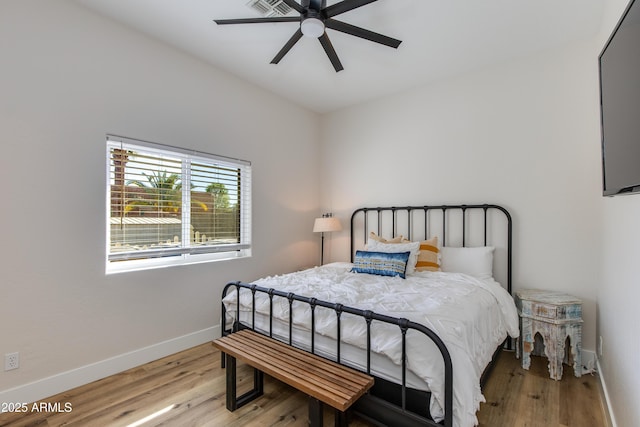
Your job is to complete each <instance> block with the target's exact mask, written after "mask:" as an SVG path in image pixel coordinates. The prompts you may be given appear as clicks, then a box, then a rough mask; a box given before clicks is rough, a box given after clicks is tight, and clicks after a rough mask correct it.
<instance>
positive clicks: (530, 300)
mask: <svg viewBox="0 0 640 427" xmlns="http://www.w3.org/2000/svg"><path fill="white" fill-rule="evenodd" d="M515 299H516V306H517V307H518V315H519V316H520V338H519V340H518V345H517V346H516V356H517V357H522V367H523V368H524V369H527V370H528V369H529V366H530V365H531V353H532V352H533V349H534V344H535V336H536V334H540V336H541V337H542V339H543V341H544V352H545V355H546V356H547V358H548V359H549V376H550V377H551V378H553V379H554V380H560V379H562V362H563V360H564V357H565V341H566V339H567V337H568V338H569V341H570V344H571V354H572V355H573V372H574V374H575V376H576V377H580V376H581V375H582V301H581V300H580V299H578V298H576V297H574V296H572V295H568V294H564V293H561V292H553V291H543V290H537V289H523V290H520V291H516V292H515Z"/></svg>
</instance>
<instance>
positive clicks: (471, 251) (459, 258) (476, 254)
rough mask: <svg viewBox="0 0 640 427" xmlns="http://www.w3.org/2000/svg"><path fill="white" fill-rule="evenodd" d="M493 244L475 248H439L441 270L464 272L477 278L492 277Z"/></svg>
mask: <svg viewBox="0 0 640 427" xmlns="http://www.w3.org/2000/svg"><path fill="white" fill-rule="evenodd" d="M494 250H495V248H494V247H493V246H481V247H477V248H453V247H449V246H443V247H441V248H440V254H441V257H442V258H441V261H440V262H441V264H440V268H441V269H442V271H448V272H451V273H465V274H468V275H470V276H475V277H477V278H479V279H490V278H492V277H493V251H494Z"/></svg>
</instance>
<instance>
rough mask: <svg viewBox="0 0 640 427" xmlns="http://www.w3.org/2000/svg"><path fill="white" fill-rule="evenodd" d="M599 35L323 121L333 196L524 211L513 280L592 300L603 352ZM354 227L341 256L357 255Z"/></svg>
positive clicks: (329, 200)
mask: <svg viewBox="0 0 640 427" xmlns="http://www.w3.org/2000/svg"><path fill="white" fill-rule="evenodd" d="M593 51H594V49H593V43H584V44H578V45H573V46H567V47H566V48H563V49H559V50H557V51H553V52H546V53H540V54H538V55H535V56H531V57H528V58H526V59H522V60H519V61H516V62H510V63H506V64H500V65H496V66H494V67H491V68H488V69H483V70H478V71H477V72H475V73H472V74H468V75H464V76H458V77H452V78H450V79H448V80H444V81H440V82H437V83H434V84H430V85H427V86H423V87H418V88H416V89H414V90H412V91H410V92H407V93H402V94H399V95H396V96H391V97H386V98H384V99H380V100H378V101H374V102H370V103H367V104H365V105H360V106H355V107H352V108H347V109H344V110H342V111H337V112H334V113H331V114H328V115H326V116H325V117H324V118H323V140H322V143H323V157H322V159H323V168H322V174H323V177H322V178H323V179H322V182H323V188H322V190H321V191H322V195H323V196H322V197H323V205H324V206H326V207H328V208H330V209H331V210H333V212H334V213H335V214H336V215H338V216H341V217H342V218H344V221H347V220H348V213H349V212H350V211H351V210H353V209H354V208H356V207H360V206H364V205H369V206H370V205H394V204H395V205H400V204H417V205H421V204H425V203H427V204H439V203H482V202H488V203H496V204H500V205H503V206H505V207H506V208H507V209H509V210H510V212H511V213H512V215H513V219H514V288H515V289H519V288H542V289H554V290H558V291H564V292H569V293H571V294H574V295H577V296H579V297H580V298H582V299H583V301H584V320H585V323H584V337H583V348H584V349H586V350H591V351H594V350H595V344H596V340H595V336H596V330H595V323H596V309H595V300H596V291H597V288H598V286H599V281H598V276H599V263H600V260H601V253H600V250H599V248H600V244H601V242H600V232H599V227H600V223H601V222H600V217H601V213H600V198H601V197H600V194H601V186H600V175H599V174H600V151H599V125H598V123H599V119H598V109H597V101H598V92H597V86H598V81H597V67H596V62H595V58H594V52H593ZM347 233H348V232H347V231H344V232H342V233H333V234H332V236H331V239H330V241H329V243H330V246H331V248H330V249H331V256H330V257H331V259H333V260H348V256H349V255H348V234H347Z"/></svg>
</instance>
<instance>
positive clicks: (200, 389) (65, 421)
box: [0, 343, 607, 427]
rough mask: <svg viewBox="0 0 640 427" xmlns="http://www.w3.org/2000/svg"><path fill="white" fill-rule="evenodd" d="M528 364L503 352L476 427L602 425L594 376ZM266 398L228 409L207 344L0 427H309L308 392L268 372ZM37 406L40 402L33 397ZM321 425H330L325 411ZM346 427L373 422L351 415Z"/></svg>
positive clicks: (245, 372) (248, 378)
mask: <svg viewBox="0 0 640 427" xmlns="http://www.w3.org/2000/svg"><path fill="white" fill-rule="evenodd" d="M531 365H532V366H531V369H530V370H529V371H525V370H524V369H522V368H521V367H520V361H519V360H517V359H516V358H515V356H514V354H513V353H512V352H503V353H502V355H501V356H500V359H499V361H498V364H497V366H496V367H495V369H494V371H493V373H492V375H491V377H490V378H489V380H488V382H487V384H486V386H485V389H484V391H483V393H484V395H485V398H486V403H482V404H481V405H480V411H479V412H478V420H479V426H480V427H514V426H520V427H524V426H526V427H583V426H590V427H601V426H606V425H607V424H606V423H605V415H604V413H603V411H602V408H603V405H602V400H601V390H600V388H599V383H598V378H597V376H591V375H583V376H582V377H581V378H576V377H575V376H573V371H572V370H571V368H569V367H567V366H565V371H564V375H563V377H562V380H561V381H554V380H552V379H550V378H549V373H548V371H547V364H546V359H544V358H541V357H534V358H532V364H531ZM238 385H239V387H243V388H244V389H249V388H251V386H252V385H253V373H252V370H251V369H250V368H249V367H247V366H246V365H243V364H238ZM264 386H265V390H264V392H265V393H264V396H262V397H260V398H258V399H256V400H255V401H253V402H251V403H249V404H247V405H246V406H244V407H242V408H240V409H238V410H236V411H235V412H229V411H227V409H226V406H225V371H224V369H221V368H220V353H219V351H218V350H217V349H215V348H214V347H213V345H211V344H210V343H208V344H203V345H200V346H197V347H194V348H192V349H189V350H186V351H184V352H181V353H177V354H174V355H171V356H168V357H166V358H163V359H160V360H157V361H154V362H151V363H148V364H146V365H143V366H140V367H137V368H134V369H131V370H128V371H125V372H122V373H120V374H116V375H113V376H110V377H108V378H105V379H102V380H99V381H95V382H93V383H90V384H87V385H85V386H82V387H78V388H76V389H73V390H69V391H67V392H64V393H60V394H58V395H56V396H51V397H50V398H48V399H43V402H49V403H53V402H60V403H62V404H64V403H65V402H69V403H70V404H72V407H73V410H72V411H71V412H67V413H47V412H44V413H43V412H28V413H26V414H16V413H4V414H0V426H1V427H32V426H44V427H59V426H63V425H64V426H83V427H84V426H87V425H91V426H93V425H100V426H115V427H120V426H122V427H126V426H127V425H129V424H130V423H132V422H134V421H137V420H140V419H141V418H142V417H144V416H146V415H149V414H153V413H154V412H156V411H158V410H160V409H163V408H167V407H171V409H170V410H168V411H167V412H166V413H164V414H162V415H158V416H156V418H154V419H152V420H150V421H149V422H147V423H145V424H144V427H149V426H163V427H174V426H176V427H184V426H187V427H189V426H193V427H219V426H225V427H227V426H228V427H246V426H256V427H263V426H264V427H266V426H269V427H276V426H277V427H285V426H286V427H306V426H307V416H308V412H307V411H308V409H307V404H308V401H307V397H306V396H305V395H304V394H302V393H300V392H298V391H296V390H294V389H293V388H291V387H289V386H287V385H286V384H283V383H281V382H279V381H277V380H274V379H273V378H271V377H269V376H266V377H265V384H264ZM36 403H38V402H36ZM324 424H325V426H327V427H328V426H331V425H333V411H330V410H326V411H325V416H324ZM349 425H350V426H351V427H372V425H371V424H370V423H367V422H366V421H364V420H362V419H360V418H358V417H353V418H352V420H351V422H350V423H349Z"/></svg>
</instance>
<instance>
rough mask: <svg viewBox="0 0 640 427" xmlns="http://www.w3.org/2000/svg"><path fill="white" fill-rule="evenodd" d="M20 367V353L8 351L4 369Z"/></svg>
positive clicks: (5, 356) (9, 369)
mask: <svg viewBox="0 0 640 427" xmlns="http://www.w3.org/2000/svg"><path fill="white" fill-rule="evenodd" d="M19 367H20V353H18V352H15V353H7V354H5V355H4V370H5V371H11V370H12V369H18V368H19Z"/></svg>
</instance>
